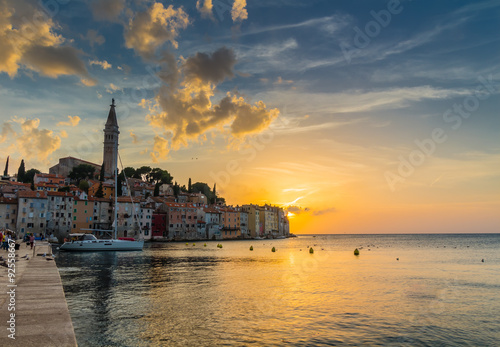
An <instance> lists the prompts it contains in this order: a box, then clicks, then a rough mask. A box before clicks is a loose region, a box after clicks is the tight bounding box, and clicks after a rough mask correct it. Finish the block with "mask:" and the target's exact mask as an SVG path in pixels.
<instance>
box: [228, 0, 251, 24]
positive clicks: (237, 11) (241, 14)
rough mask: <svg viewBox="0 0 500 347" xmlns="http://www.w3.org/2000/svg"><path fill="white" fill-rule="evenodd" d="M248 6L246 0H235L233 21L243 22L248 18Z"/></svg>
mask: <svg viewBox="0 0 500 347" xmlns="http://www.w3.org/2000/svg"><path fill="white" fill-rule="evenodd" d="M246 6H247V1H246V0H234V2H233V9H232V10H231V18H232V19H233V22H242V21H244V20H245V19H247V18H248V12H247V9H246Z"/></svg>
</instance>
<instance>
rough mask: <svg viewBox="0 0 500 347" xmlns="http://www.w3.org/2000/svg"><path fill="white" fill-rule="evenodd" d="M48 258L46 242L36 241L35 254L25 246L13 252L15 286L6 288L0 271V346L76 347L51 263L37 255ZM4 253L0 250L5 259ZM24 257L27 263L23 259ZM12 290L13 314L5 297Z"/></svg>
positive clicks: (0, 269) (51, 261)
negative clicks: (10, 328) (10, 336)
mask: <svg viewBox="0 0 500 347" xmlns="http://www.w3.org/2000/svg"><path fill="white" fill-rule="evenodd" d="M43 253H47V254H48V255H50V254H51V252H50V246H49V245H48V243H46V242H40V241H37V246H36V250H35V252H33V251H32V250H31V249H30V248H29V247H26V245H25V244H21V246H20V249H19V250H18V251H16V254H17V257H16V263H15V264H16V277H15V285H17V287H9V286H8V285H9V284H10V283H9V278H8V276H7V268H5V267H3V266H1V267H0V286H1V288H0V305H1V308H0V329H1V330H0V346H23V347H30V346H37V347H38V346H40V347H42V346H76V345H77V344H76V338H75V332H74V330H73V323H72V322H71V317H70V315H69V310H68V305H67V303H66V298H65V296H64V291H63V287H62V283H61V277H60V276H59V271H58V270H57V266H56V264H55V261H54V260H47V258H46V257H42V256H37V254H43ZM7 255H8V253H7V252H6V251H4V250H0V256H2V257H3V259H7ZM26 255H27V256H28V257H29V260H26V258H23V257H24V256H26ZM13 288H14V289H15V311H9V303H12V300H11V298H10V297H9V294H7V293H8V292H9V291H10V290H11V289H13ZM11 313H15V340H13V339H11V338H9V336H8V335H9V334H11V332H9V330H8V328H9V326H10V324H9V323H8V321H9V320H10V319H11V317H10V314H11Z"/></svg>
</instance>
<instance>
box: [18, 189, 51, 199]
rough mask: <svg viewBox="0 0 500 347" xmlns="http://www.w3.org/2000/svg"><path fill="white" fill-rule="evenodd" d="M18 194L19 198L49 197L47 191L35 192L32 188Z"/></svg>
mask: <svg viewBox="0 0 500 347" xmlns="http://www.w3.org/2000/svg"><path fill="white" fill-rule="evenodd" d="M17 194H18V197H19V198H30V199H47V193H46V192H44V191H41V192H34V191H32V190H21V191H19V192H18V193H17Z"/></svg>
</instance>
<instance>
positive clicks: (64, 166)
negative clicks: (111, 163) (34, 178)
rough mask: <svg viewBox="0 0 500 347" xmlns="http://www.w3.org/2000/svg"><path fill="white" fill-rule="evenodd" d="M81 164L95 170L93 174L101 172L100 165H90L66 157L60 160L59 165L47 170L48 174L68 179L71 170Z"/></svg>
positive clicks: (87, 162) (80, 160) (86, 162)
mask: <svg viewBox="0 0 500 347" xmlns="http://www.w3.org/2000/svg"><path fill="white" fill-rule="evenodd" d="M81 164H86V165H90V166H92V167H93V168H94V169H95V172H100V171H101V165H98V164H95V163H91V162H90V161H86V160H82V159H78V158H74V157H66V158H60V159H59V163H58V164H56V165H54V166H52V167H51V168H50V169H49V174H54V175H59V176H62V177H68V176H69V173H70V172H71V170H73V168H75V167H77V166H78V165H81Z"/></svg>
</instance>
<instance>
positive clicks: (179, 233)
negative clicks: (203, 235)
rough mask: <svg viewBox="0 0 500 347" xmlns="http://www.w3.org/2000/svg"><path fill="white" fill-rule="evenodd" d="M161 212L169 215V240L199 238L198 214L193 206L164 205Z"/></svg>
mask: <svg viewBox="0 0 500 347" xmlns="http://www.w3.org/2000/svg"><path fill="white" fill-rule="evenodd" d="M159 210H160V211H162V212H165V213H166V214H167V234H168V238H169V239H172V240H183V239H196V238H197V230H198V229H197V225H196V224H197V219H198V212H197V209H196V207H195V206H194V205H193V204H187V203H164V204H162V206H160V208H159Z"/></svg>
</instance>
